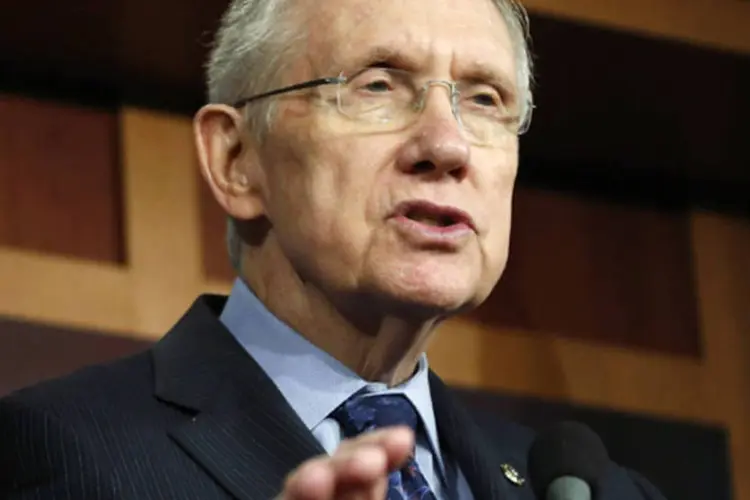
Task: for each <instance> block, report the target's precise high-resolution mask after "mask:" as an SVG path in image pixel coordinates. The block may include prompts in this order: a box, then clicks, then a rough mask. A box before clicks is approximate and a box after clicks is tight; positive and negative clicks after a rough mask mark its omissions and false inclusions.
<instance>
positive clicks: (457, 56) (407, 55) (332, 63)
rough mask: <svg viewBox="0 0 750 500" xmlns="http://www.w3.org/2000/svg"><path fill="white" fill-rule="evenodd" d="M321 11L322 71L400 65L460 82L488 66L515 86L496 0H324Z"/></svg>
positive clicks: (312, 51)
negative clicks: (466, 74)
mask: <svg viewBox="0 0 750 500" xmlns="http://www.w3.org/2000/svg"><path fill="white" fill-rule="evenodd" d="M313 9H315V10H316V12H315V14H313V15H311V17H310V19H309V22H308V26H307V27H308V29H309V38H308V43H307V59H308V60H309V63H310V64H311V65H312V67H313V70H314V71H315V72H318V73H321V74H322V73H331V72H334V73H335V72H338V71H341V70H347V69H349V70H355V69H358V68H360V67H362V66H365V65H367V64H372V63H393V64H396V65H399V66H406V68H405V69H411V70H415V71H424V72H440V73H450V76H451V77H452V78H454V79H459V78H461V77H462V75H460V73H462V72H464V71H469V72H471V71H474V70H476V68H482V70H483V71H485V72H488V73H492V74H494V76H496V77H497V78H498V79H504V80H510V81H512V82H514V83H515V71H516V61H515V59H514V51H513V44H512V41H511V38H510V35H509V32H508V28H507V25H506V23H505V21H504V20H503V17H502V15H501V14H500V12H499V10H498V9H497V7H496V6H495V5H494V4H493V2H492V1H491V0H321V1H320V2H318V3H317V7H314V8H313ZM409 66H413V67H409ZM316 76H320V75H316ZM445 76H448V75H445Z"/></svg>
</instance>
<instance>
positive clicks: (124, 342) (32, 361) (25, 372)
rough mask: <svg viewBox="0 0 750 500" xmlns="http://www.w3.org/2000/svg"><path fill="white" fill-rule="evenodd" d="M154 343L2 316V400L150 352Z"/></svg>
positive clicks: (0, 341) (0, 337) (0, 380)
mask: <svg viewBox="0 0 750 500" xmlns="http://www.w3.org/2000/svg"><path fill="white" fill-rule="evenodd" d="M150 345H151V342H148V341H144V340H137V339H133V338H130V337H128V336H114V335H100V334H99V335H98V334H96V333H95V332H88V331H83V330H78V329H73V328H57V327H52V326H48V325H43V324H39V323H28V322H22V321H12V320H9V319H7V318H3V317H0V397H2V396H3V395H4V394H8V393H9V392H11V391H14V390H16V389H20V388H21V387H25V386H27V385H31V384H35V383H37V382H39V381H42V380H46V379H50V378H54V377H60V376H63V375H66V374H67V373H70V372H71V371H73V370H76V369H79V368H81V367H83V366H87V365H90V364H95V363H104V362H107V361H111V360H113V359H116V358H119V357H122V356H127V355H129V354H132V353H135V352H138V351H141V350H144V349H146V348H147V347H148V346H150Z"/></svg>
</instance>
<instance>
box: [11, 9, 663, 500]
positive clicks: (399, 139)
mask: <svg viewBox="0 0 750 500" xmlns="http://www.w3.org/2000/svg"><path fill="white" fill-rule="evenodd" d="M530 66H531V64H530V60H529V55H528V52H527V45H526V18H525V14H524V12H523V10H522V8H521V7H520V6H518V5H516V4H515V3H512V2H511V1H510V0H494V1H493V0H410V1H409V2H402V1H395V0H376V1H372V0H370V1H364V0H326V1H322V2H297V1H291V0H235V1H234V2H232V4H231V5H230V7H229V9H228V11H227V12H226V14H225V16H224V18H223V21H222V24H221V27H220V29H219V32H218V35H217V39H216V44H215V47H214V49H213V52H212V54H211V58H210V61H209V63H208V86H209V95H210V104H208V105H206V106H204V107H203V108H202V109H201V110H200V111H199V112H198V113H197V114H196V116H195V120H194V124H195V127H194V130H195V139H196V145H197V151H198V156H199V159H200V165H201V170H202V173H203V176H204V177H205V180H206V182H207V183H208V184H209V186H210V187H211V190H212V191H213V194H214V196H215V197H216V200H217V201H218V202H219V204H220V205H221V206H222V207H223V208H224V210H225V211H226V212H227V214H228V216H229V220H230V224H229V237H228V240H229V248H230V254H231V257H232V259H233V262H234V264H235V267H236V269H237V271H238V279H237V280H236V282H235V284H234V288H233V290H232V292H231V295H230V296H229V298H228V299H226V298H223V297H214V296H204V297H200V298H199V299H198V300H197V301H196V302H195V304H194V305H193V306H192V307H191V308H190V310H189V311H188V312H187V313H186V314H185V316H184V317H183V318H182V319H181V320H180V321H179V322H178V323H177V324H176V326H174V328H173V329H172V330H171V331H170V332H169V333H168V334H167V335H166V337H165V338H164V339H162V340H161V341H160V342H159V343H158V344H156V345H155V346H154V347H153V348H152V349H151V350H150V351H148V352H145V353H142V354H140V355H136V356H134V357H131V358H128V359H124V360H121V361H118V362H116V363H114V364H111V365H107V366H99V367H92V368H89V369H86V370H83V371H81V372H78V373H76V374H73V375H71V376H69V377H66V378H64V379H61V380H57V381H53V382H50V383H46V384H44V385H41V386H38V387H36V388H32V389H27V390H25V391H22V392H20V393H17V394H15V395H13V396H11V397H10V398H7V399H6V400H5V401H3V402H2V405H1V406H0V459H1V460H2V462H1V463H2V467H0V496H2V498H10V499H22V498H35V499H48V498H49V499H76V500H80V499H99V498H102V499H137V500H146V499H157V498H159V499H166V498H170V499H171V498H175V499H178V498H179V499H193V498H194V499H201V500H205V499H212V498H239V499H269V498H283V499H316V500H317V499H334V498H336V499H339V498H342V499H343V498H346V499H351V498H362V499H375V498H386V497H387V498H389V499H395V498H423V499H449V498H450V499H454V498H456V499H471V498H474V499H509V500H511V499H516V500H521V499H530V498H533V497H534V494H533V491H532V489H531V488H530V487H529V485H528V482H527V483H526V484H524V482H523V480H522V476H525V475H526V465H525V461H526V454H527V450H528V448H529V445H530V442H531V441H532V439H533V435H532V433H531V431H529V430H526V429H524V428H522V427H520V426H514V425H512V424H510V423H497V425H496V426H494V427H493V428H492V429H487V430H486V431H483V430H480V428H479V427H477V426H476V425H475V424H474V423H473V421H472V419H471V417H470V416H469V415H468V414H467V413H466V411H465V410H464V409H462V407H461V406H460V404H459V403H458V402H457V401H455V400H454V399H452V396H451V395H450V394H449V391H448V390H447V389H446V387H445V386H444V385H443V384H442V383H441V382H440V380H439V379H438V378H437V376H436V375H434V374H433V373H431V372H430V371H429V368H428V362H427V359H426V357H425V355H424V352H425V349H426V347H427V345H428V344H429V342H430V339H431V338H432V335H433V332H434V331H435V329H436V327H437V326H438V325H439V324H440V323H441V322H442V321H443V320H444V319H445V318H448V317H450V316H452V315H455V314H457V313H460V312H462V311H466V310H469V309H471V308H474V307H476V306H477V305H479V304H480V303H481V302H482V301H483V300H484V299H485V298H486V297H487V296H488V295H489V293H490V291H491V290H492V288H493V287H494V286H495V284H496V282H497V281H498V279H499V278H500V276H501V274H502V272H503V269H504V267H505V263H506V259H507V255H508V241H509V233H510V220H511V199H512V194H513V184H514V179H515V177H516V171H517V167H518V142H519V141H518V136H519V135H520V134H522V133H523V132H524V131H525V130H526V129H527V127H528V126H529V122H530V116H531V108H532V104H531V102H532V99H531V92H530V75H531V69H530ZM485 432H487V434H484V433H485ZM508 464H509V465H508ZM503 470H504V471H505V473H503ZM598 489H599V495H600V496H599V498H601V499H609V500H626V499H627V500H633V499H641V498H657V497H658V493H657V492H656V491H655V490H654V488H653V487H652V486H651V485H650V484H649V483H647V482H646V481H645V480H643V479H642V478H640V477H639V476H638V475H636V474H635V473H633V472H630V471H627V470H625V469H622V468H620V467H618V466H615V465H612V466H611V467H610V468H609V470H608V471H607V472H606V474H605V475H604V476H603V477H602V479H601V481H600V484H599V488H598Z"/></svg>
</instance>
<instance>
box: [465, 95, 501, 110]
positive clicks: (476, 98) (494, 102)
mask: <svg viewBox="0 0 750 500" xmlns="http://www.w3.org/2000/svg"><path fill="white" fill-rule="evenodd" d="M471 100H472V102H473V103H474V104H477V105H479V106H482V107H500V106H501V103H500V98H499V97H498V96H497V94H492V93H489V92H484V93H479V94H474V95H473V96H472V97H471Z"/></svg>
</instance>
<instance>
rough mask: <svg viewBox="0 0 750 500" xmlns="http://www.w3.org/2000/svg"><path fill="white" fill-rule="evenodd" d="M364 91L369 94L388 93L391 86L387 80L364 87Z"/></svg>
mask: <svg viewBox="0 0 750 500" xmlns="http://www.w3.org/2000/svg"><path fill="white" fill-rule="evenodd" d="M362 88H363V89H364V90H367V91H368V92H375V93H380V92H388V91H389V90H391V85H390V84H389V83H388V82H387V81H386V80H375V81H372V82H370V83H367V84H365V85H363V86H362Z"/></svg>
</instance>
